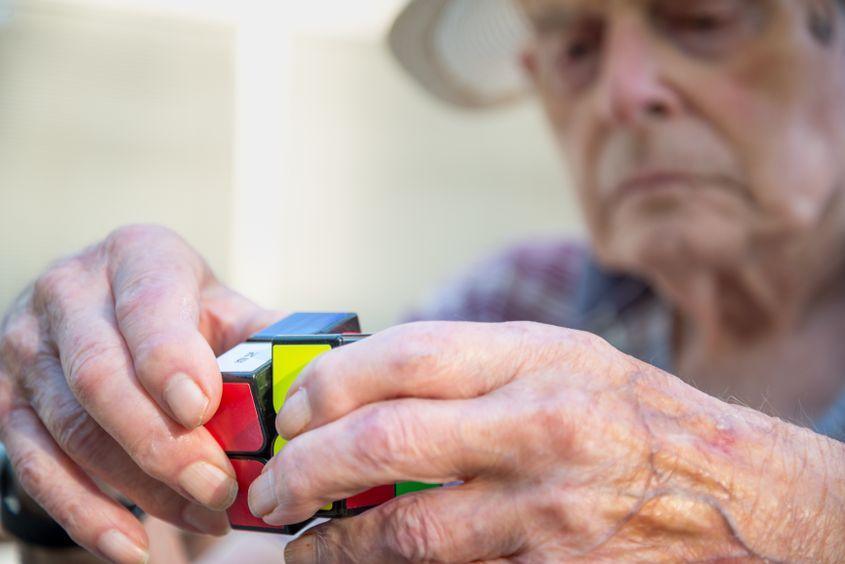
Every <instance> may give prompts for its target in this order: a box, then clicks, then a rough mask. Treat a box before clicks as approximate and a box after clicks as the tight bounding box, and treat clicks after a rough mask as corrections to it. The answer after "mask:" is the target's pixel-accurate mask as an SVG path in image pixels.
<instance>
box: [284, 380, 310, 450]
mask: <svg viewBox="0 0 845 564" xmlns="http://www.w3.org/2000/svg"><path fill="white" fill-rule="evenodd" d="M310 421H311V404H310V402H309V401H308V392H307V391H306V390H305V388H300V389H299V390H298V391H297V392H296V393H295V394H293V396H291V398H290V399H289V400H287V401H286V402H285V405H284V406H283V407H282V410H281V411H280V412H279V415H278V416H276V430H277V431H278V432H279V434H280V435H281V436H282V437H284V438H285V439H288V440H290V439H292V438H294V437H295V436H296V435H298V434H299V433H301V432H302V430H303V429H305V427H307V426H308V423H309V422H310Z"/></svg>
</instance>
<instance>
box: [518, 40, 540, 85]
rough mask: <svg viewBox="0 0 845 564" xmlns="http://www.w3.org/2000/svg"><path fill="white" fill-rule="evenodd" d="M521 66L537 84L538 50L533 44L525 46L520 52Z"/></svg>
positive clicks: (526, 74)
mask: <svg viewBox="0 0 845 564" xmlns="http://www.w3.org/2000/svg"><path fill="white" fill-rule="evenodd" d="M519 66H520V67H522V71H523V72H524V73H525V76H527V77H528V78H529V79H530V80H531V82H532V83H534V84H535V85H536V84H537V80H538V78H539V77H538V67H537V50H536V49H535V47H534V46H533V45H529V46H527V47H525V48H524V49H523V50H522V51H521V52H520V53H519Z"/></svg>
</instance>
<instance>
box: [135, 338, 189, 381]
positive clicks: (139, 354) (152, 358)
mask: <svg viewBox="0 0 845 564" xmlns="http://www.w3.org/2000/svg"><path fill="white" fill-rule="evenodd" d="M189 342H190V340H189V338H188V337H187V336H181V335H176V334H169V333H155V334H151V335H149V336H148V337H147V338H145V339H143V340H142V341H140V342H139V343H138V344H137V345H135V348H134V350H133V351H132V360H133V362H134V365H135V369H136V371H137V373H138V376H139V377H140V378H142V379H144V380H146V382H145V383H146V384H147V385H149V378H150V376H151V375H152V374H153V373H154V372H156V371H167V369H168V368H170V370H172V366H173V364H174V362H175V361H176V360H177V359H180V358H182V357H183V356H184V354H185V344H186V343H189Z"/></svg>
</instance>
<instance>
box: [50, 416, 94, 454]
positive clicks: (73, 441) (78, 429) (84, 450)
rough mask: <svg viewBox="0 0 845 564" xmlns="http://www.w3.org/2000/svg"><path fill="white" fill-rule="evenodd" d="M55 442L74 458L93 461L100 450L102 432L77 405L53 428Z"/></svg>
mask: <svg viewBox="0 0 845 564" xmlns="http://www.w3.org/2000/svg"><path fill="white" fill-rule="evenodd" d="M55 436H56V441H57V442H58V443H59V444H60V445H62V447H63V448H64V450H65V451H66V452H67V453H68V454H69V455H71V456H72V457H74V458H81V459H85V460H88V459H93V457H95V456H96V455H97V453H98V451H99V450H100V449H101V448H102V446H103V445H104V443H105V441H104V440H103V435H102V430H101V429H100V427H99V426H98V425H97V423H96V422H95V421H94V420H93V419H92V418H91V417H90V416H89V415H88V414H87V413H86V412H85V411H84V410H83V409H82V408H81V407H79V406H78V405H77V406H73V407H70V408H68V409H67V410H66V411H65V413H64V414H63V415H62V417H61V421H60V422H59V424H58V425H56V426H55Z"/></svg>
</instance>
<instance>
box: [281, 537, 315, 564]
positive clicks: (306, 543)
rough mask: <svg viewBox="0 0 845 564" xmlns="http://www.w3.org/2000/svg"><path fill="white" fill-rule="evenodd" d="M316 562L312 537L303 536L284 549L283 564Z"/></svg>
mask: <svg viewBox="0 0 845 564" xmlns="http://www.w3.org/2000/svg"><path fill="white" fill-rule="evenodd" d="M311 562H317V553H316V551H315V542H314V535H304V536H301V537H299V538H298V539H296V540H295V541H293V542H289V543H288V545H287V546H286V547H285V564H310V563H311Z"/></svg>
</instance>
